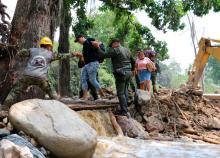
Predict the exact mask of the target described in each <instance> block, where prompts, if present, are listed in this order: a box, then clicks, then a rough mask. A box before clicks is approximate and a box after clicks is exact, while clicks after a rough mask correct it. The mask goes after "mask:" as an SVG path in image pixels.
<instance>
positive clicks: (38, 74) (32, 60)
mask: <svg viewBox="0 0 220 158" xmlns="http://www.w3.org/2000/svg"><path fill="white" fill-rule="evenodd" d="M18 56H19V57H29V60H28V63H27V66H26V67H25V69H24V73H23V74H22V76H21V77H20V79H19V80H18V81H17V83H16V86H15V88H14V95H13V99H16V97H17V96H18V95H19V94H24V93H25V91H26V89H27V88H28V87H29V86H30V85H36V86H38V87H39V88H41V89H42V90H43V91H44V92H45V93H46V94H48V95H49V97H50V98H51V99H57V94H56V91H55V90H52V88H51V85H50V83H49V80H48V69H49V67H50V63H51V62H52V61H54V60H60V59H65V58H69V57H71V56H72V55H71V54H62V55H61V54H55V53H53V52H51V51H48V50H47V49H44V48H31V49H29V50H26V49H23V50H21V51H20V52H19V53H18Z"/></svg>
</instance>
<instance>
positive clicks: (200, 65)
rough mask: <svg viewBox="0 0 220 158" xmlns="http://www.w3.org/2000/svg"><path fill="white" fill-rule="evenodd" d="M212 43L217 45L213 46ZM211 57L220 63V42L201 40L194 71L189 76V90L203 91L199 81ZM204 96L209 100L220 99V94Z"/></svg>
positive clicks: (193, 67)
mask: <svg viewBox="0 0 220 158" xmlns="http://www.w3.org/2000/svg"><path fill="white" fill-rule="evenodd" d="M212 42H214V43H216V44H215V45H212ZM210 56H213V57H215V58H216V59H217V60H218V61H219V62H220V40H216V39H208V38H201V39H200V42H199V51H198V53H197V55H196V58H195V60H194V63H193V66H192V69H191V71H190V72H189V74H188V75H189V79H188V82H187V87H188V88H189V89H192V90H199V89H201V88H200V86H199V81H200V79H201V77H202V74H203V71H204V69H205V66H206V64H207V62H208V59H209V57H210ZM203 96H205V97H206V98H209V99H220V94H203Z"/></svg>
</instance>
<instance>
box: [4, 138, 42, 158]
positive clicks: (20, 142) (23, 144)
mask: <svg viewBox="0 0 220 158" xmlns="http://www.w3.org/2000/svg"><path fill="white" fill-rule="evenodd" d="M3 139H4V140H8V141H10V142H12V143H14V144H15V145H16V146H18V147H19V149H25V151H27V149H26V148H28V151H30V152H31V155H33V156H34V158H45V156H44V155H43V154H42V153H41V152H40V151H39V150H38V149H37V148H36V147H34V146H33V145H32V144H31V143H30V142H29V141H27V140H26V139H24V138H22V137H21V136H19V135H17V134H12V135H9V136H7V137H4V138H3ZM25 158H26V157H25Z"/></svg>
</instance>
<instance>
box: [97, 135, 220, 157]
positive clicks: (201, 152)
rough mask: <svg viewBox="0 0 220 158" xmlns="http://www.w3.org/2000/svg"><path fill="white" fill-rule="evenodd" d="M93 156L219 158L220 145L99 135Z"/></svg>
mask: <svg viewBox="0 0 220 158" xmlns="http://www.w3.org/2000/svg"><path fill="white" fill-rule="evenodd" d="M93 158H220V145H211V144H205V143H204V144H198V143H190V142H184V143H183V142H165V141H164V142H163V141H150V140H137V139H132V138H128V137H114V138H110V137H108V138H107V137H105V138H104V137H100V138H99V139H98V145H97V147H96V151H95V154H94V156H93Z"/></svg>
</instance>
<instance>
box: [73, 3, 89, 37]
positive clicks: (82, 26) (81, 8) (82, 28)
mask: <svg viewBox="0 0 220 158" xmlns="http://www.w3.org/2000/svg"><path fill="white" fill-rule="evenodd" d="M86 1H87V0H72V2H73V3H72V5H73V8H74V9H75V10H76V15H77V21H75V25H74V26H73V27H72V29H73V32H74V34H75V35H76V36H77V35H79V34H84V35H86V33H87V30H88V29H89V28H91V27H92V26H93V22H92V21H91V20H89V19H88V18H87V16H86V8H85V5H86Z"/></svg>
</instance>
